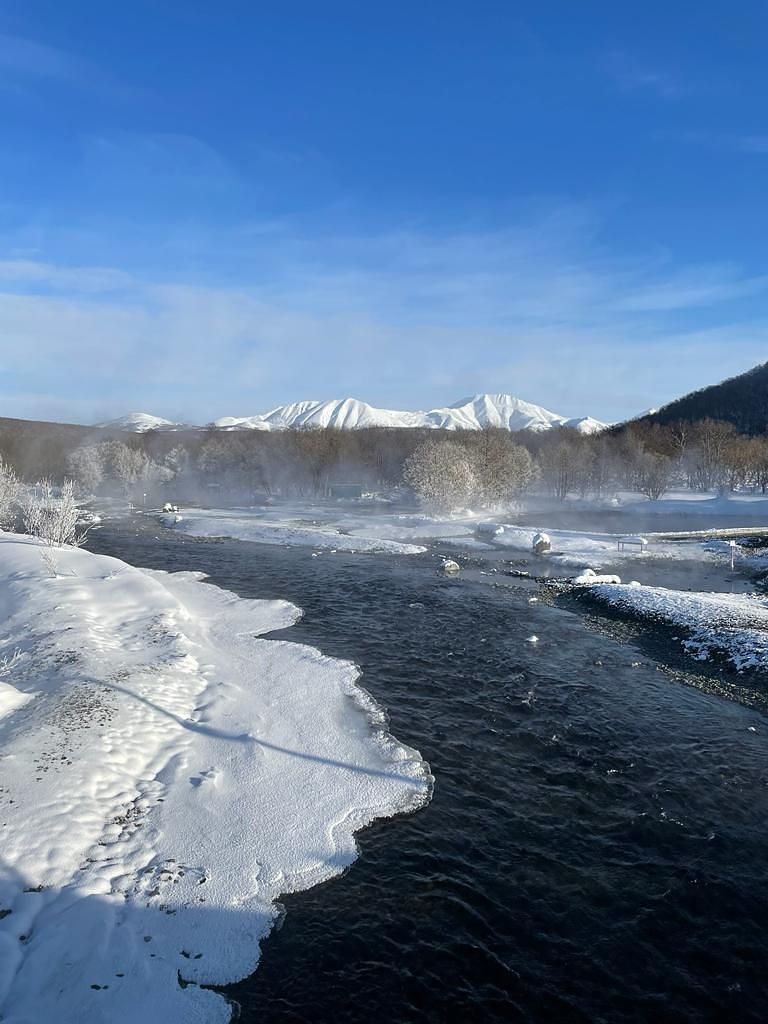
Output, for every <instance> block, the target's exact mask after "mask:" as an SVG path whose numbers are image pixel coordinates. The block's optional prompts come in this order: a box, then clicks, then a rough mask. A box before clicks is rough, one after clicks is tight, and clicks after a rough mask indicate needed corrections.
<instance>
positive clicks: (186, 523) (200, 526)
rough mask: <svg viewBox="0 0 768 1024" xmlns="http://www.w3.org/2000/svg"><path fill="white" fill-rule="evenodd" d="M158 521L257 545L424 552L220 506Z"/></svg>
mask: <svg viewBox="0 0 768 1024" xmlns="http://www.w3.org/2000/svg"><path fill="white" fill-rule="evenodd" d="M162 522H163V525H164V526H168V527H172V528H173V529H175V530H180V531H181V532H182V533H187V534H189V535H190V536H193V537H233V538H235V539H236V540H247V541H254V542H256V543H259V544H284V545H289V546H300V547H311V548H320V549H322V550H331V551H349V552H374V551H380V552H389V553H391V554H399V555H418V554H421V553H422V552H423V551H426V548H425V547H423V546H422V545H419V544H404V543H402V542H400V541H397V540H388V539H386V538H383V537H377V536H368V535H366V534H365V533H354V534H353V533H351V532H346V531H345V532H344V533H341V532H340V531H339V529H338V528H337V527H336V526H334V525H333V524H331V523H328V522H312V521H306V520H304V521H299V522H295V521H291V520H290V519H287V520H284V521H282V522H281V521H280V520H279V519H276V518H275V517H274V516H273V515H272V514H270V513H265V514H264V515H260V514H258V513H239V514H238V513H233V512H228V511H226V510H224V509H195V510H194V511H193V512H191V513H184V514H183V515H182V516H168V517H166V518H163V520H162Z"/></svg>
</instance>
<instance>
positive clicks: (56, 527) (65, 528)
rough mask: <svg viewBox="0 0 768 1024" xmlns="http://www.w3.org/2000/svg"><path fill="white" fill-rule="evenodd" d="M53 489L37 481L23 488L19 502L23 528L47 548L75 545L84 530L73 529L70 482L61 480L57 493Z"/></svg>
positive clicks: (74, 510) (72, 487)
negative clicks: (24, 490)
mask: <svg viewBox="0 0 768 1024" xmlns="http://www.w3.org/2000/svg"><path fill="white" fill-rule="evenodd" d="M56 490H57V489H56V488H54V486H53V484H52V483H51V481H50V480H40V481H39V482H38V483H36V484H35V485H34V486H33V487H29V488H28V489H27V491H26V493H25V494H24V497H23V499H22V503H21V504H22V516H23V520H24V529H25V531H26V532H27V533H29V534H31V535H32V536H33V537H39V538H40V540H42V541H43V543H44V544H46V545H47V546H48V547H56V548H60V547H62V546H63V545H64V544H74V545H75V546H79V545H80V544H82V543H83V541H84V540H85V537H86V535H87V532H88V531H87V530H84V531H82V532H78V529H77V522H78V509H77V502H76V501H75V485H74V483H73V482H72V480H65V481H64V483H63V484H62V485H61V487H60V488H59V489H58V491H59V493H58V494H57V493H56Z"/></svg>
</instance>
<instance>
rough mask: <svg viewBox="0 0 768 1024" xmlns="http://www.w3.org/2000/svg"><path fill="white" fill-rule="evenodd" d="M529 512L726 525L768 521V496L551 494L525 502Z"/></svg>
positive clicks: (700, 493) (537, 496)
mask: <svg viewBox="0 0 768 1024" xmlns="http://www.w3.org/2000/svg"><path fill="white" fill-rule="evenodd" d="M525 506H526V509H527V510H528V511H529V512H536V513H538V514H546V513H547V512H556V513H557V514H558V515H563V514H564V513H567V512H569V511H570V512H586V511H602V512H621V513H626V514H627V515H628V516H638V515H640V516H649V515H650V516H655V517H662V516H689V515H692V516H700V517H704V516H711V517H715V518H722V517H726V520H725V522H724V523H723V525H726V522H727V521H728V520H730V518H731V517H733V516H737V517H739V518H740V519H744V520H745V521H746V520H751V519H754V518H755V517H764V518H765V520H766V522H768V495H765V494H746V493H733V494H728V495H725V496H720V495H717V494H714V493H713V492H703V493H702V492H699V491H688V490H685V491H669V492H668V493H667V494H665V495H664V496H663V497H662V498H658V499H657V500H655V501H651V500H650V498H647V497H645V496H644V495H642V494H639V493H638V492H637V491H620V492H618V493H617V494H615V495H613V496H611V497H605V498H600V499H596V498H585V499H581V498H575V497H571V498H568V499H567V500H566V501H561V500H559V499H556V498H552V497H550V496H548V495H542V494H529V495H527V496H526V499H525Z"/></svg>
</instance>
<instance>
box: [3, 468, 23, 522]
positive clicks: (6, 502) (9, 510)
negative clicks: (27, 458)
mask: <svg viewBox="0 0 768 1024" xmlns="http://www.w3.org/2000/svg"><path fill="white" fill-rule="evenodd" d="M18 492H19V481H18V480H17V479H16V474H15V473H14V471H13V470H12V469H11V467H10V466H8V465H6V463H4V462H3V460H2V457H0V529H3V528H4V527H6V526H8V524H9V523H10V522H11V520H12V519H13V516H14V511H15V506H16V496H17V494H18Z"/></svg>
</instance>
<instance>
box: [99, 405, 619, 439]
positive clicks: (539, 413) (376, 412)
mask: <svg viewBox="0 0 768 1024" xmlns="http://www.w3.org/2000/svg"><path fill="white" fill-rule="evenodd" d="M102 425H103V426H108V427H111V428H113V429H118V430H133V431H145V430H179V429H181V427H182V425H181V424H179V423H172V422H171V421H170V420H163V419H161V418H160V417H158V416H150V415H149V414H148V413H132V414H131V415H129V416H124V417H122V419H119V420H113V421H112V422H111V423H105V424H102ZM211 425H212V426H214V427H216V428H217V429H218V430H288V429H290V428H291V427H336V428H337V429H341V430H357V429H360V428H362V427H400V428H407V427H433V428H442V429H444V430H482V429H483V427H502V428H504V429H506V430H535V431H540V430H551V429H552V428H553V427H570V428H572V429H573V430H577V431H578V432H579V433H581V434H594V433H597V432H598V431H600V430H604V429H605V427H606V426H607V424H605V423H600V422H599V421H598V420H595V419H592V417H591V416H583V417H581V418H577V419H568V418H567V417H566V416H560V415H558V414H557V413H555V412H550V410H549V409H544V408H543V407H542V406H540V405H534V404H533V403H532V402H524V401H523V400H522V399H520V398H515V397H514V395H473V396H472V397H471V398H464V399H462V400H461V401H459V402H456V403H455V404H454V405H450V406H447V407H445V408H443V409H430V410H429V411H428V412H406V411H401V410H396V409H377V408H375V407H374V406H372V405H368V403H367V402H361V401H359V400H358V399H356V398H340V399H331V400H330V401H304V402H291V403H290V404H289V405H279V406H277V408H275V409H272V410H270V411H269V412H265V413H262V414H260V415H256V416H241V417H238V416H224V417H222V418H221V419H218V420H215V421H214V422H213V424H211ZM188 429H193V428H188Z"/></svg>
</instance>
